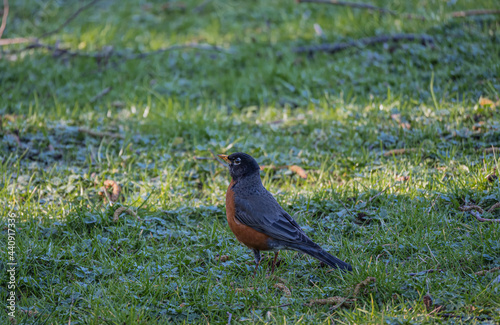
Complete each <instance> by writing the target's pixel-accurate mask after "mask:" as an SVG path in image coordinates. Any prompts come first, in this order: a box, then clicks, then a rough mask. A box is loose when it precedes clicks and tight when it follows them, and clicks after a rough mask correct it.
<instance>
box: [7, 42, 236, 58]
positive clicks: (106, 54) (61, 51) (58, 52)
mask: <svg viewBox="0 0 500 325" xmlns="http://www.w3.org/2000/svg"><path fill="white" fill-rule="evenodd" d="M20 43H24V42H20ZM6 44H9V43H6ZM0 45H3V44H2V40H0ZM31 49H46V50H49V51H52V52H54V56H57V57H59V56H63V55H67V56H69V57H85V58H91V59H95V60H97V61H98V62H100V61H103V60H108V59H111V58H113V57H117V58H120V59H121V60H122V61H123V62H125V61H128V60H135V59H141V58H145V57H147V56H150V55H155V54H160V53H164V52H168V51H174V50H182V49H196V50H206V51H218V52H224V53H229V51H228V50H226V49H224V48H221V47H218V46H215V45H210V44H196V43H190V44H178V45H172V46H168V47H164V48H161V49H159V50H155V51H150V52H142V53H132V54H127V53H124V52H118V51H113V48H112V47H111V46H107V47H104V49H103V50H102V51H100V52H94V53H92V52H80V51H72V50H71V49H67V48H60V47H58V46H54V45H49V44H44V43H40V42H39V41H38V40H37V39H35V40H32V43H30V44H28V45H27V46H25V47H24V48H22V49H19V50H14V51H10V52H7V54H16V53H22V52H25V51H28V50H31ZM105 62H106V61H105Z"/></svg>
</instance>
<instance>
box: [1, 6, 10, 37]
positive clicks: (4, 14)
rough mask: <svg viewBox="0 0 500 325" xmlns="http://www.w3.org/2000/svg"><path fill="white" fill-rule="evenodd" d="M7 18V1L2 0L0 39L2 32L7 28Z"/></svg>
mask: <svg viewBox="0 0 500 325" xmlns="http://www.w3.org/2000/svg"><path fill="white" fill-rule="evenodd" d="M8 16H9V0H3V16H2V25H0V38H2V35H3V31H4V30H5V27H6V26H7V17H8Z"/></svg>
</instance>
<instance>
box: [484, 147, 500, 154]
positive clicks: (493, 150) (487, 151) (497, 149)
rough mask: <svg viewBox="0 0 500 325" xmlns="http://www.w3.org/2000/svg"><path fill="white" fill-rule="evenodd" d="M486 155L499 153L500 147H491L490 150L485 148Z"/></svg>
mask: <svg viewBox="0 0 500 325" xmlns="http://www.w3.org/2000/svg"><path fill="white" fill-rule="evenodd" d="M483 152H484V153H499V152H500V148H499V147H490V148H485V149H484V150H483Z"/></svg>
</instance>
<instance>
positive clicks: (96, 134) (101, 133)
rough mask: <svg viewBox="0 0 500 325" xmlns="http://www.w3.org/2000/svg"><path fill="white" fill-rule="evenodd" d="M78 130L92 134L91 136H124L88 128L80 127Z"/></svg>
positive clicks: (121, 137)
mask: <svg viewBox="0 0 500 325" xmlns="http://www.w3.org/2000/svg"><path fill="white" fill-rule="evenodd" d="M78 132H82V133H87V134H90V135H91V136H94V137H100V138H118V139H123V138H124V136H123V135H121V134H119V133H111V132H99V131H93V130H89V129H86V128H78Z"/></svg>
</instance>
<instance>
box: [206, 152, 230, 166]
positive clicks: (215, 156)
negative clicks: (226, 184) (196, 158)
mask: <svg viewBox="0 0 500 325" xmlns="http://www.w3.org/2000/svg"><path fill="white" fill-rule="evenodd" d="M210 153H211V154H212V157H214V159H215V160H217V161H218V162H219V164H221V165H222V166H224V167H227V165H226V164H225V163H224V162H223V161H222V160H220V158H219V157H217V155H216V154H215V153H214V152H213V150H210Z"/></svg>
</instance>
